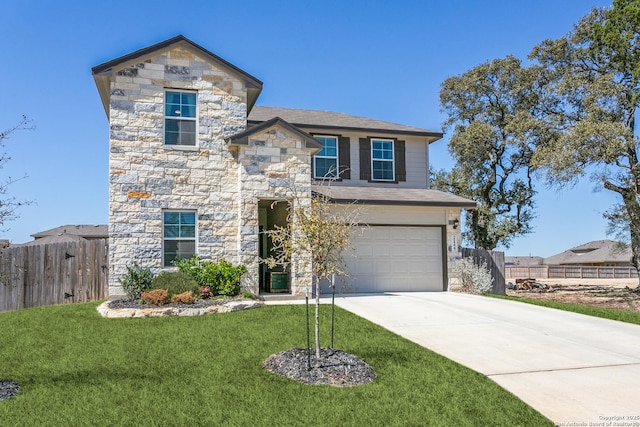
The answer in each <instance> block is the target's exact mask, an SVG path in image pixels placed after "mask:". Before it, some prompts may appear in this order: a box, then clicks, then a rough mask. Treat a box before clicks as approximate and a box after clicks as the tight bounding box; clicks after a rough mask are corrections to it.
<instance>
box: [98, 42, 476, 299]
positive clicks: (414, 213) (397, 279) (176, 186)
mask: <svg viewBox="0 0 640 427" xmlns="http://www.w3.org/2000/svg"><path fill="white" fill-rule="evenodd" d="M92 71H93V75H94V79H95V81H96V85H97V87H98V91H99V93H100V96H101V99H102V103H103V106H104V109H105V111H106V113H107V117H108V119H109V125H110V141H109V147H110V150H109V153H110V154H109V169H110V170H109V177H110V178H109V179H110V181H109V182H110V185H109V262H110V266H109V273H110V274H109V281H110V287H109V293H110V296H111V297H112V298H113V297H117V296H119V295H122V293H123V292H122V289H121V287H120V286H119V284H118V278H119V277H121V276H122V274H124V272H125V271H126V266H127V265H130V264H132V263H134V262H135V263H137V264H139V265H141V266H148V267H151V268H153V269H154V270H155V271H159V270H161V269H163V268H170V267H171V266H172V262H173V261H174V260H176V259H180V258H184V257H190V256H192V255H193V254H198V255H200V256H201V257H203V258H208V259H220V258H225V259H227V260H228V261H231V262H234V263H242V264H244V265H246V266H247V268H248V270H249V272H248V273H247V274H246V275H245V277H243V286H244V287H245V288H246V289H248V290H250V291H252V292H254V293H258V292H269V291H270V290H271V289H272V288H271V286H270V284H272V283H271V280H270V277H271V276H272V274H271V273H272V272H270V271H268V270H267V269H266V268H265V267H264V266H263V265H262V264H261V263H260V262H259V260H260V257H261V256H265V255H266V254H267V253H268V250H269V241H268V239H267V238H266V237H265V233H263V232H264V231H265V230H269V229H272V228H273V226H274V225H283V224H284V223H285V221H286V217H287V215H286V213H287V207H288V204H289V203H293V201H294V200H296V203H301V204H302V205H305V204H306V203H310V201H311V197H313V194H314V192H315V193H325V194H326V195H328V196H329V197H330V198H331V199H332V200H334V201H335V202H337V203H350V202H352V201H354V200H355V201H358V203H361V204H363V205H364V206H366V208H365V209H364V210H363V216H364V217H363V218H362V223H364V224H367V225H368V227H366V228H365V229H364V230H363V233H361V234H359V235H358V237H357V238H356V240H355V241H354V242H353V245H354V247H355V249H356V250H355V255H356V256H354V257H347V262H348V265H349V271H350V277H348V278H346V280H345V281H346V283H347V285H348V289H349V290H350V291H355V292H381V291H393V290H396V291H414V290H415V291H418V290H420V291H438V290H444V289H446V288H447V282H448V274H447V269H448V263H449V260H450V259H452V258H454V257H456V256H458V244H459V242H460V229H459V227H458V224H459V218H460V210H461V209H462V208H469V207H473V206H474V202H472V201H470V200H467V199H463V198H461V197H458V196H455V195H451V194H446V193H443V192H439V191H436V190H431V189H429V172H428V164H429V144H430V143H432V142H434V141H436V140H438V139H440V138H441V137H442V134H441V133H440V132H434V131H429V130H425V129H420V128H416V127H411V126H405V125H399V124H394V123H389V122H384V121H380V120H372V119H368V118H363V117H356V116H351V115H347V114H340V113H333V112H327V111H312V110H299V109H289V108H273V107H264V106H257V105H255V103H256V101H257V98H258V96H259V94H260V91H261V89H262V82H261V81H260V80H258V79H257V78H255V77H253V76H252V75H250V74H248V73H247V72H245V71H243V70H241V69H239V68H237V67H236V66H234V65H233V64H231V63H229V62H227V61H225V60H224V59H222V58H220V57H218V56H216V55H215V54H213V53H212V52H210V51H208V50H207V49H205V48H203V47H201V46H199V45H197V44H195V43H194V42H192V41H191V40H189V39H187V38H185V37H183V36H177V37H174V38H171V39H169V40H166V41H163V42H161V43H158V44H155V45H153V46H149V47H147V48H144V49H140V50H138V51H135V52H133V53H130V54H128V55H125V56H122V57H119V58H117V59H114V60H112V61H109V62H106V63H104V64H101V65H98V66H96V67H94V68H93V70H92ZM326 180H331V185H328V186H327V185H317V184H318V183H320V182H325V181H326ZM294 191H295V192H296V194H295V197H293V196H294V194H293V192H294ZM296 261H300V260H292V262H293V265H294V267H293V268H292V269H291V271H289V272H288V280H287V282H286V286H285V288H286V290H287V291H289V292H290V293H291V294H293V295H302V294H304V292H305V289H307V288H308V286H309V285H310V284H311V280H312V278H311V274H310V271H309V269H308V268H304V267H298V268H296V267H295V266H296V265H300V266H302V265H304V263H302V262H296Z"/></svg>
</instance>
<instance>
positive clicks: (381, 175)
mask: <svg viewBox="0 0 640 427" xmlns="http://www.w3.org/2000/svg"><path fill="white" fill-rule="evenodd" d="M393 160H394V159H393V140H387V139H372V140H371V179H373V180H376V181H394V180H395V177H394V167H393Z"/></svg>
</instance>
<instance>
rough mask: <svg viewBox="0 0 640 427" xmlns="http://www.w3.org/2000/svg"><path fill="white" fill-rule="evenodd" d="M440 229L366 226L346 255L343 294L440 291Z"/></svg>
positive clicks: (441, 257)
mask: <svg viewBox="0 0 640 427" xmlns="http://www.w3.org/2000/svg"><path fill="white" fill-rule="evenodd" d="M442 234H443V230H442V227H429V226H424V227H412V226H370V227H368V228H365V229H364V230H362V235H360V236H358V237H357V238H356V239H355V240H354V242H353V246H354V249H355V250H354V254H355V256H347V257H346V259H345V260H346V262H347V266H348V269H349V273H350V276H351V277H350V278H347V279H346V283H345V285H346V288H345V289H344V291H346V292H392V291H397V292H401V291H442V290H443V289H444V275H443V271H444V267H443V262H444V260H443V246H442Z"/></svg>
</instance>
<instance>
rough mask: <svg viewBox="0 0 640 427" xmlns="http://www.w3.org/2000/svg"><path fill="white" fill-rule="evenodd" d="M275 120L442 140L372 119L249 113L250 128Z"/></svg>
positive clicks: (261, 109)
mask: <svg viewBox="0 0 640 427" xmlns="http://www.w3.org/2000/svg"><path fill="white" fill-rule="evenodd" d="M274 117H281V118H282V119H283V120H285V121H287V122H288V123H291V124H292V125H294V126H297V127H300V128H303V129H305V130H309V129H341V130H354V131H369V132H376V133H385V134H399V135H415V136H424V137H427V138H429V142H433V141H437V140H438V139H440V138H442V132H436V131H432V130H427V129H421V128H418V127H414V126H407V125H401V124H397V123H391V122H385V121H382V120H375V119H369V118H366V117H359V116H352V115H349V114H344V113H336V112H333V111H321V110H300V109H296V108H279V107H265V106H260V105H256V106H254V107H253V109H252V110H251V112H250V113H249V117H248V118H247V121H248V122H249V124H250V125H251V124H253V125H255V124H258V123H262V122H265V121H267V120H270V119H272V118H274Z"/></svg>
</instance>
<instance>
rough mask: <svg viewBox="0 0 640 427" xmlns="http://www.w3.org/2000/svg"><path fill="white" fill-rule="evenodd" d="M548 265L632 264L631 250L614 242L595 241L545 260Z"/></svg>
mask: <svg viewBox="0 0 640 427" xmlns="http://www.w3.org/2000/svg"><path fill="white" fill-rule="evenodd" d="M544 263H545V264H548V265H562V264H564V265H567V264H600V263H611V264H613V263H616V264H631V249H629V248H626V249H625V248H620V245H619V244H618V243H617V242H614V241H613V240H595V241H593V242H589V243H585V244H584V245H580V246H576V247H574V248H571V249H569V250H566V251H564V252H561V253H559V254H556V255H553V256H550V257H549V258H545V260H544Z"/></svg>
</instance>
